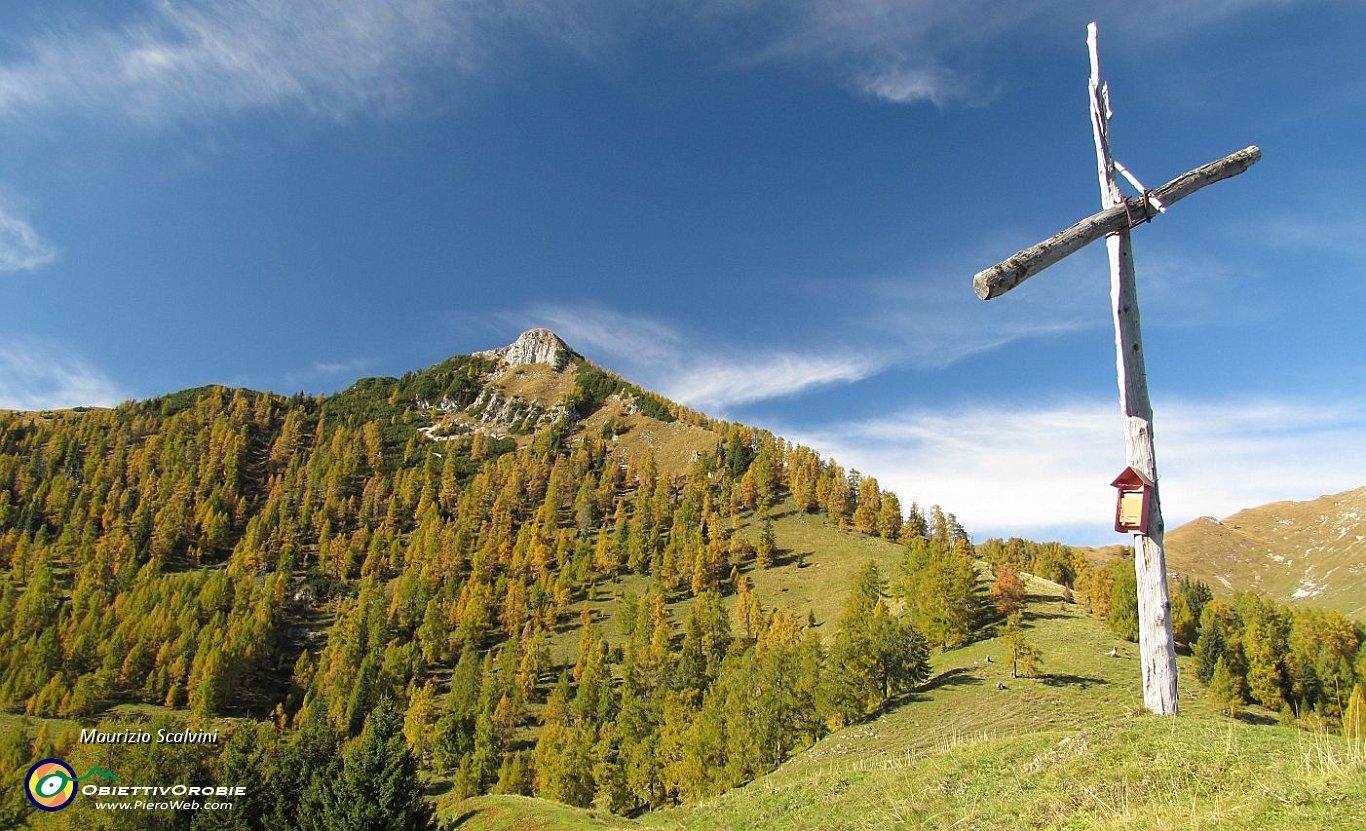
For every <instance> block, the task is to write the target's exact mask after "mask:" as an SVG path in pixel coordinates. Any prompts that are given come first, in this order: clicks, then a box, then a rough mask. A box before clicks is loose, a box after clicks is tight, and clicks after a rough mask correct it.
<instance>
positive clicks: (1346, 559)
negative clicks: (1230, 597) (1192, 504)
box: [1167, 487, 1366, 620]
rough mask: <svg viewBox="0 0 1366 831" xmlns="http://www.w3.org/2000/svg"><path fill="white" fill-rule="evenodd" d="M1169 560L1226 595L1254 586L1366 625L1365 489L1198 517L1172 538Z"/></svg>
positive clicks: (1176, 569) (1179, 570)
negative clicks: (1337, 613) (1363, 622)
mask: <svg viewBox="0 0 1366 831" xmlns="http://www.w3.org/2000/svg"><path fill="white" fill-rule="evenodd" d="M1167 562H1168V566H1169V567H1170V568H1171V569H1172V570H1173V571H1175V572H1179V573H1181V574H1183V575H1188V576H1190V577H1194V578H1198V579H1201V580H1204V581H1205V582H1206V583H1208V584H1209V585H1210V587H1211V588H1213V589H1214V590H1215V591H1216V592H1219V593H1222V594H1228V593H1231V592H1233V591H1241V590H1246V589H1251V590H1253V591H1259V592H1262V593H1264V594H1267V595H1270V596H1272V597H1274V598H1276V599H1278V600H1282V601H1286V602H1303V603H1308V604H1312V605H1315V606H1326V607H1329V608H1334V609H1337V610H1339V611H1341V612H1343V613H1345V614H1347V615H1350V616H1352V617H1354V618H1356V619H1357V620H1366V487H1363V488H1357V489H1356V490H1350V491H1344V492H1343V493H1338V494H1330V495H1327V496H1321V497H1319V498H1318V499H1311V500H1307V501H1304V502H1291V501H1284V502H1271V503H1268V504H1266V505H1261V506H1258V507H1255V508H1248V509H1247V510H1243V511H1239V512H1238V513H1236V514H1233V515H1232V516H1229V517H1226V518H1225V519H1223V520H1218V519H1215V518H1214V517H1208V516H1206V517H1200V518H1199V519H1195V520H1192V521H1191V522H1188V523H1186V524H1185V525H1182V526H1181V527H1180V528H1177V529H1176V530H1174V531H1172V532H1170V533H1169V534H1167Z"/></svg>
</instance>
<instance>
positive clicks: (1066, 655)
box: [441, 581, 1366, 831]
mask: <svg viewBox="0 0 1366 831" xmlns="http://www.w3.org/2000/svg"><path fill="white" fill-rule="evenodd" d="M1029 588H1030V591H1031V592H1033V594H1032V596H1031V603H1030V605H1029V609H1028V615H1027V618H1026V623H1027V624H1028V626H1029V627H1030V628H1029V637H1030V638H1031V639H1032V640H1033V641H1034V642H1035V643H1036V644H1038V645H1039V646H1040V647H1041V648H1042V649H1043V655H1044V664H1043V668H1042V672H1041V675H1040V677H1038V678H1029V679H1026V678H1021V679H1013V678H1011V677H1010V667H1009V666H1008V665H1007V663H1006V662H1005V655H1004V650H1003V647H1002V645H1001V644H1000V643H999V642H997V641H995V640H993V639H991V638H990V637H988V638H986V639H984V640H980V641H978V642H976V643H973V644H970V645H968V646H966V647H964V648H962V649H957V650H952V651H949V652H945V653H943V654H941V655H939V656H937V657H936V659H935V666H934V676H933V678H932V680H931V681H929V682H928V683H927V684H925V685H924V687H923V688H922V689H921V690H919V691H917V692H916V693H913V694H911V695H909V696H907V697H905V698H904V699H903V700H901V701H899V702H897V703H896V704H895V706H893V707H890V708H889V709H888V710H887V711H885V712H884V713H883V714H881V715H880V716H879V717H876V718H873V719H871V720H868V721H865V722H863V723H860V724H856V725H853V726H851V727H849V728H847V729H845V730H842V731H840V732H838V733H835V734H832V735H830V736H828V737H826V738H825V739H824V740H822V741H821V742H819V743H817V744H816V745H815V746H814V747H812V748H811V749H810V750H808V751H807V752H805V753H803V754H801V755H799V756H797V757H795V758H793V759H791V760H790V761H788V763H787V764H785V765H784V766H783V767H781V768H779V769H778V770H777V771H774V772H773V773H772V774H769V775H768V776H765V777H762V778H760V779H759V780H756V781H755V782H752V783H750V784H749V785H747V786H745V787H743V788H739V789H737V790H734V791H732V792H730V793H727V794H725V795H722V796H720V797H718V798H715V799H712V800H707V801H704V802H700V803H696V804H691V805H684V806H681V807H678V808H673V809H670V810H666V811H660V812H657V813H653V814H648V815H645V816H643V817H640V818H639V819H637V820H634V821H627V820H621V819H619V818H614V817H610V816H607V815H604V814H602V813H598V812H588V811H579V810H576V809H571V808H566V807H564V806H561V805H556V804H553V803H547V802H544V801H540V800H534V799H526V798H523V797H481V798H479V799H476V800H468V801H465V802H459V803H453V804H447V805H443V806H442V812H441V816H442V819H443V821H444V823H445V827H449V828H460V829H468V830H469V831H485V830H486V829H519V831H535V829H546V831H560V830H561V829H563V830H564V831H570V830H571V829H590V828H640V829H678V831H691V830H692V829H697V830H698V831H702V830H703V829H717V831H720V829H726V831H732V830H733V829H769V828H772V829H789V828H790V829H886V828H925V829H940V828H978V829H997V828H1000V829H1006V828H1009V829H1015V828H1037V829H1048V828H1068V829H1083V828H1087V829H1089V828H1096V829H1146V828H1158V827H1176V828H1208V829H1226V828H1228V829H1238V828H1247V829H1253V828H1256V829H1265V828H1289V829H1331V828H1342V829H1346V828H1360V827H1364V826H1366V753H1363V750H1362V748H1361V747H1360V746H1359V745H1358V746H1356V747H1353V746H1351V745H1350V744H1348V743H1347V742H1345V741H1344V740H1341V739H1338V738H1336V737H1327V736H1318V735H1315V734H1313V733H1309V732H1305V731H1301V730H1298V729H1295V728H1286V727H1278V726H1275V725H1274V724H1272V722H1273V718H1272V714H1270V713H1268V712H1266V711H1260V710H1256V709H1254V710H1252V711H1250V712H1248V713H1247V714H1246V715H1245V717H1244V718H1245V720H1234V719H1230V718H1228V717H1226V716H1223V715H1220V714H1219V713H1217V712H1215V710H1214V708H1213V707H1212V706H1211V705H1210V704H1209V702H1208V700H1207V698H1206V694H1205V690H1204V688H1203V687H1202V686H1201V685H1200V683H1199V682H1198V681H1197V680H1195V673H1194V670H1193V667H1192V666H1191V664H1190V659H1189V658H1186V657H1182V658H1181V659H1180V668H1181V672H1182V674H1181V681H1180V696H1181V706H1182V713H1183V714H1182V716H1181V717H1180V718H1177V719H1164V718H1158V717H1154V716H1149V715H1140V714H1139V703H1140V700H1141V696H1140V692H1139V678H1138V676H1139V668H1138V657H1137V647H1136V646H1135V645H1134V644H1129V643H1127V642H1124V641H1120V640H1118V639H1116V638H1115V637H1114V636H1113V635H1112V634H1111V633H1110V632H1109V631H1108V630H1107V629H1105V627H1104V626H1103V625H1102V624H1100V623H1098V622H1096V621H1094V620H1091V619H1090V618H1088V617H1086V616H1085V615H1084V614H1083V613H1082V611H1081V610H1080V609H1079V608H1078V607H1076V606H1075V605H1069V606H1064V605H1063V604H1062V603H1061V601H1060V599H1059V598H1058V597H1057V589H1056V587H1054V586H1052V585H1051V584H1048V583H1044V582H1042V581H1031V582H1030V587H1029ZM1112 648H1115V649H1117V650H1118V652H1119V656H1118V657H1114V658H1112V657H1110V656H1109V651H1110V650H1111V649H1112ZM988 658H990V659H991V660H990V662H988V660H987V659H988ZM998 684H1000V685H1003V686H1004V689H999V688H998Z"/></svg>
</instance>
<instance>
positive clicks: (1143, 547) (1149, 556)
mask: <svg viewBox="0 0 1366 831" xmlns="http://www.w3.org/2000/svg"><path fill="white" fill-rule="evenodd" d="M1086 43H1087V47H1088V49H1089V50H1090V56H1091V82H1090V94H1091V95H1090V97H1091V127H1092V132H1093V135H1094V138H1095V141H1096V171H1097V175H1098V178H1099V181H1100V197H1101V206H1102V207H1103V208H1114V207H1115V206H1118V205H1121V204H1122V203H1123V202H1124V197H1123V196H1122V195H1121V194H1120V192H1119V184H1118V182H1117V181H1116V180H1115V167H1114V159H1113V157H1112V156H1111V153H1110V135H1109V120H1110V101H1109V91H1108V90H1107V88H1106V87H1105V85H1103V84H1101V82H1100V58H1099V55H1098V53H1097V51H1096V24H1094V23H1092V24H1091V25H1090V26H1088V27H1087V30H1086ZM1252 161H1256V160H1255V159H1253V160H1252ZM1249 164H1250V162H1249ZM1244 169H1246V168H1244ZM1105 247H1106V249H1107V250H1108V251H1109V254H1110V299H1111V305H1112V311H1113V313H1114V323H1115V363H1116V370H1117V371H1118V374H1119V403H1120V409H1121V411H1122V412H1123V415H1124V434H1125V449H1126V453H1127V455H1128V461H1129V465H1130V466H1132V467H1133V468H1134V469H1135V470H1137V471H1139V472H1140V473H1142V474H1143V475H1145V476H1147V477H1148V478H1149V479H1150V480H1151V481H1153V482H1154V483H1156V482H1157V481H1158V479H1157V462H1156V460H1155V458H1154V456H1153V430H1152V421H1153V411H1152V404H1151V403H1150V402H1149V400H1148V378H1147V372H1146V370H1145V369H1144V362H1143V338H1142V335H1141V333H1140V331H1139V315H1138V290H1137V284H1136V282H1135V280H1134V259H1133V252H1132V249H1131V247H1130V239H1129V228H1128V227H1127V225H1126V227H1124V228H1123V229H1122V230H1119V231H1116V232H1115V233H1112V234H1110V235H1109V236H1107V237H1106V238H1105ZM1160 490H1161V489H1160V487H1155V489H1154V493H1153V499H1152V505H1151V513H1150V514H1149V515H1148V533H1147V534H1146V535H1145V534H1134V571H1135V574H1136V576H1137V578H1138V648H1139V654H1140V660H1141V664H1142V673H1143V706H1144V707H1146V708H1147V709H1148V710H1151V711H1152V712H1154V713H1158V714H1161V715H1176V714H1177V712H1178V710H1179V706H1178V703H1177V693H1176V644H1175V642H1174V640H1173V639H1172V622H1171V599H1170V598H1169V597H1168V593H1167V561H1166V554H1165V553H1164V552H1163V550H1162V540H1163V527H1162V506H1161V503H1160Z"/></svg>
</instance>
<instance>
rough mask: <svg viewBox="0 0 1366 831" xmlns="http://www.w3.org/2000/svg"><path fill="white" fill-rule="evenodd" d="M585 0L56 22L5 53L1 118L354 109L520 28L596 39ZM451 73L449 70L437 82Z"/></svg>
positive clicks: (314, 1)
mask: <svg viewBox="0 0 1366 831" xmlns="http://www.w3.org/2000/svg"><path fill="white" fill-rule="evenodd" d="M587 8H588V6H586V5H581V4H579V3H577V2H561V3H542V2H531V3H514V4H503V3H496V2H481V1H480V0H472V1H471V2H460V3H452V2H445V0H408V2H403V3H392V2H388V1H387V0H344V1H343V0H213V2H204V1H202V0H201V1H199V2H196V1H195V0H191V1H190V2H178V3H155V4H150V5H149V7H148V9H147V10H146V12H145V13H143V14H142V15H141V16H140V17H138V18H135V19H134V20H133V21H132V22H128V23H124V24H122V25H120V26H118V27H117V28H112V27H111V28H105V29H87V30H81V31H75V32H70V31H61V32H51V33H49V34H46V35H44V36H41V37H39V38H37V39H34V40H32V41H31V42H29V43H27V44H25V45H24V46H25V47H26V48H24V49H23V50H22V52H21V53H20V54H19V55H18V56H17V57H15V58H12V59H10V60H8V61H6V62H5V63H3V64H0V116H8V117H10V118H15V117H20V116H24V115H26V114H29V113H34V112H45V111H52V110H58V111H67V110H74V111H78V112H83V113H86V114H92V113H109V112H114V113H117V114H119V115H121V116H123V117H125V118H128V119H131V120H134V121H136V122H141V123H146V124H152V125H160V124H164V123H166V122H172V123H175V122H196V121H202V120H205V119H209V118H213V117H217V116H222V115H225V114H233V113H238V112H242V111H246V110H255V109H275V110H285V109H288V110H291V111H293V110H302V111H304V112H307V113H309V114H311V115H314V116H318V117H322V118H329V119H344V118H347V117H349V116H351V115H353V114H355V113H357V112H362V111H372V112H384V111H390V110H393V109H395V108H400V107H403V106H406V105H407V104H409V103H410V102H411V100H412V99H413V97H414V96H415V95H417V89H418V86H419V85H418V84H417V83H416V79H417V76H418V75H420V74H421V73H424V72H426V73H429V77H428V81H430V80H431V79H432V78H438V79H444V80H446V81H449V80H450V79H451V78H456V77H462V76H469V75H471V74H473V73H475V72H478V71H481V70H483V69H485V68H487V67H489V66H490V65H492V64H494V63H496V61H497V59H498V53H499V50H500V49H506V48H510V47H508V45H507V43H506V41H507V40H508V38H507V37H506V36H507V35H509V34H510V33H512V32H522V33H526V32H531V33H533V35H534V36H535V37H542V38H546V39H552V40H557V41H560V42H561V43H564V44H567V45H569V46H570V47H572V48H577V49H585V48H587V44H589V43H591V41H592V40H593V38H595V37H596V35H595V32H594V28H593V27H592V25H591V22H590V21H589V20H588V19H586V18H589V17H591V15H589V14H588V12H587V11H586V9H587ZM437 83H438V84H439V83H440V82H439V81H438V82H437Z"/></svg>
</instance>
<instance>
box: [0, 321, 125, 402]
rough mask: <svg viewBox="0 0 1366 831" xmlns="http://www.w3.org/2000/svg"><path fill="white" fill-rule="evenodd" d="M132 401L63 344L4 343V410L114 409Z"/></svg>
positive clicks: (0, 388) (0, 378) (0, 398)
mask: <svg viewBox="0 0 1366 831" xmlns="http://www.w3.org/2000/svg"><path fill="white" fill-rule="evenodd" d="M129 397H130V396H129V395H128V394H127V393H126V392H125V391H124V390H123V389H122V388H121V387H120V385H119V384H118V383H116V382H115V381H114V380H113V379H111V378H109V377H108V376H107V375H105V374H104V373H103V372H102V371H100V369H99V368H97V367H95V366H94V365H93V364H91V363H90V362H89V361H87V360H86V359H85V358H83V357H81V356H80V355H78V354H76V353H75V352H73V351H72V350H70V349H68V348H67V347H65V346H62V345H61V344H57V343H52V342H49V341H40V340H36V339H31V338H11V339H5V340H0V408H5V409H10V410H48V409H55V408H60V407H77V406H91V407H111V406H114V405H115V404H118V403H119V402H121V401H124V400H127V399H128V398H129Z"/></svg>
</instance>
